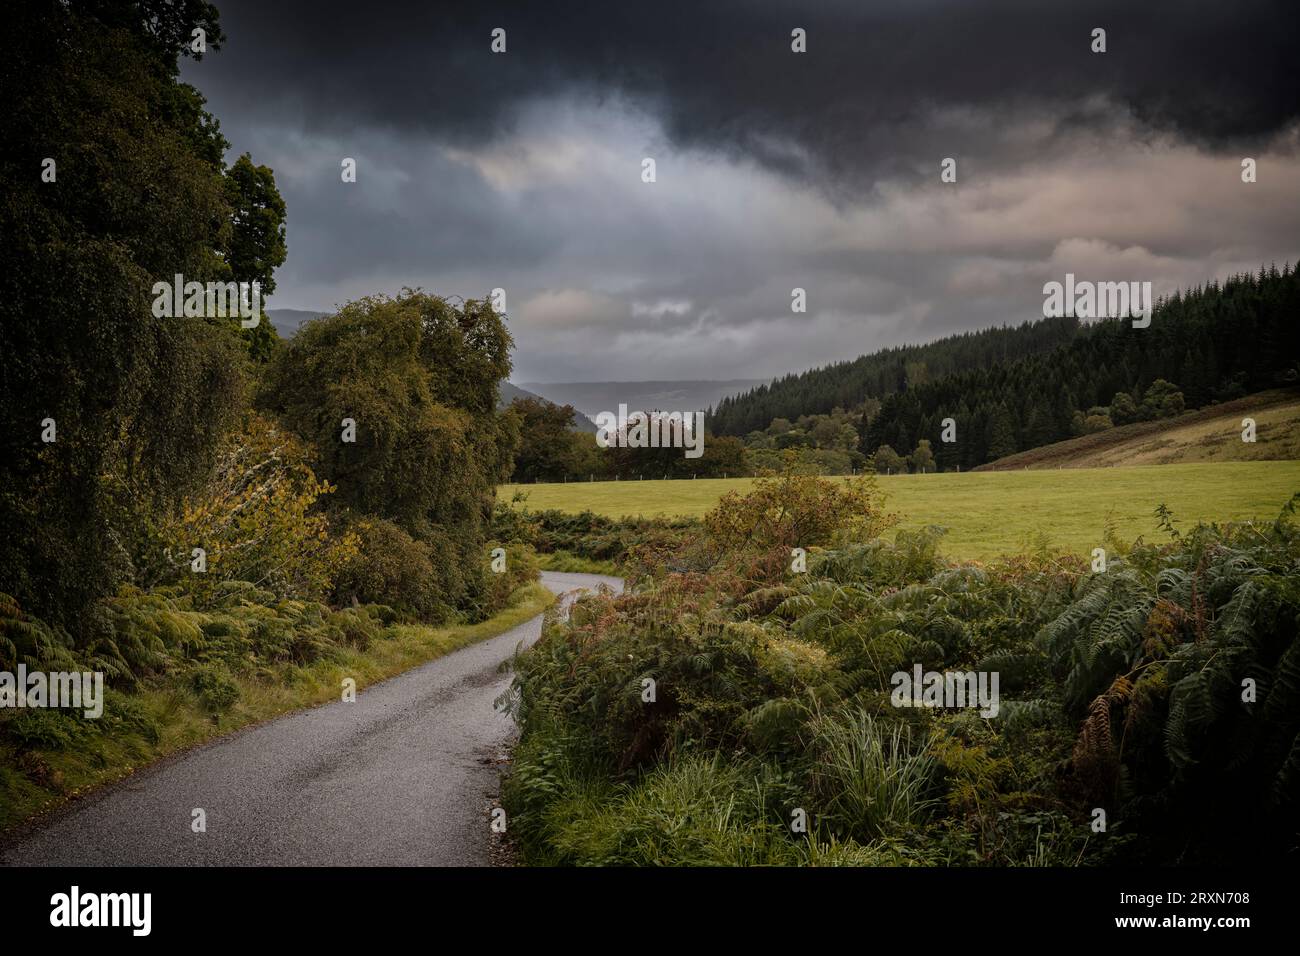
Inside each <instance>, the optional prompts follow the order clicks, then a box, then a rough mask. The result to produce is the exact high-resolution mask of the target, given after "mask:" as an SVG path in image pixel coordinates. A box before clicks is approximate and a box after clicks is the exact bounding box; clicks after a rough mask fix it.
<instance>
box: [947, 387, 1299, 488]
mask: <svg viewBox="0 0 1300 956" xmlns="http://www.w3.org/2000/svg"><path fill="white" fill-rule="evenodd" d="M1243 418H1253V419H1254V420H1255V442H1254V443H1247V442H1244V441H1242V440H1241V431H1242V424H1241V422H1242V419H1243ZM1295 460H1300V390H1294V389H1274V390H1272V391H1267V392H1259V393H1256V394H1254V395H1248V396H1246V397H1245V398H1239V399H1236V400H1234V401H1231V402H1223V403H1222V404H1219V405H1211V406H1209V407H1208V408H1202V409H1200V410H1198V411H1194V412H1187V413H1186V414H1184V415H1179V416H1178V417H1176V418H1166V419H1161V420H1159V421H1152V422H1137V423H1135V424H1132V425H1123V426H1120V427H1118V428H1110V429H1107V430H1106V431H1104V432H1097V433H1096V434H1093V435H1081V436H1079V437H1078V438H1071V439H1068V440H1066V441H1061V442H1056V443H1055V444H1051V445H1044V446H1042V447H1041V448H1031V449H1030V450H1028V451H1022V452H1019V453H1017V454H1014V455H1007V456H1006V457H1005V458H999V459H998V460H997V461H994V462H990V463H989V464H987V465H980V466H979V467H978V468H975V469H973V470H974V471H1019V470H1022V469H1025V468H1030V469H1033V468H1108V467H1111V466H1114V465H1170V464H1177V463H1183V462H1194V461H1204V462H1210V461H1295Z"/></svg>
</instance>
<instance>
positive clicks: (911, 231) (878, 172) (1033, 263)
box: [183, 0, 1300, 381]
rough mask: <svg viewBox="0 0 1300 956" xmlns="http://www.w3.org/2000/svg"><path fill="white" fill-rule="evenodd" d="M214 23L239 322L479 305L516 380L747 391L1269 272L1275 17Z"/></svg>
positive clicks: (622, 6)
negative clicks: (235, 199) (237, 163)
mask: <svg viewBox="0 0 1300 956" xmlns="http://www.w3.org/2000/svg"><path fill="white" fill-rule="evenodd" d="M216 2H217V6H218V7H219V8H220V10H221V12H222V16H221V21H222V25H223V28H224V30H225V32H226V35H227V42H226V44H225V46H224V48H223V49H222V50H220V51H218V52H213V53H209V55H208V56H207V57H205V58H204V59H203V61H202V62H200V63H193V62H189V61H186V64H185V67H184V70H183V78H184V79H186V80H187V81H189V82H191V83H193V84H195V85H196V86H197V87H198V88H199V89H200V90H201V91H202V92H203V93H204V94H205V95H206V96H207V98H208V103H209V107H210V108H211V109H212V111H213V112H214V113H215V114H216V116H217V117H218V118H219V120H220V122H221V127H222V130H223V132H224V134H225V135H226V137H227V138H228V139H229V140H230V141H231V143H232V149H231V154H230V157H229V158H230V159H231V160H233V159H234V158H235V156H237V155H238V154H239V153H242V152H245V151H248V152H250V153H251V154H252V156H253V159H254V160H255V161H256V162H258V163H262V164H266V165H268V166H270V167H271V168H272V169H274V170H275V176H276V181H277V183H278V184H279V188H280V191H281V193H282V194H283V196H284V198H285V201H286V203H287V206H288V246H289V256H288V259H287V261H286V262H285V264H284V266H283V267H282V268H281V269H280V271H279V273H278V275H277V280H276V281H277V289H276V294H275V295H274V296H273V297H272V298H271V300H270V301H269V303H268V304H269V306H270V307H271V308H299V309H312V310H321V311H327V310H331V309H332V308H333V307H334V306H335V305H336V304H342V303H343V302H346V301H348V300H349V299H352V298H356V297H359V296H362V295H368V294H375V293H396V292H397V291H398V290H399V289H401V288H402V287H403V286H420V287H423V288H425V289H426V290H429V291H432V292H435V293H438V294H442V295H449V296H450V295H459V296H463V297H471V296H472V297H480V298H481V297H483V296H484V295H486V294H487V292H488V291H489V290H490V289H492V288H494V287H498V286H499V287H502V288H504V289H505V290H506V293H507V313H508V316H509V324H510V328H511V330H512V332H513V333H514V336H515V340H516V351H515V372H514V374H513V375H512V376H511V377H512V379H513V380H515V381H594V380H633V379H694V378H757V377H767V376H772V375H779V374H782V373H785V372H789V371H798V370H802V369H804V368H808V367H811V366H814V365H821V364H825V363H828V362H832V361H837V360H841V359H847V358H852V357H854V356H857V355H859V354H862V353H865V352H870V351H874V350H875V349H878V348H882V347H887V346H891V345H899V344H905V343H910V342H920V341H928V340H930V339H934V338H937V337H939V336H942V335H946V334H950V333H952V332H954V331H961V330H965V329H977V328H983V327H987V326H990V325H998V324H1002V323H1006V322H1011V323H1019V322H1022V321H1025V320H1027V319H1035V318H1039V317H1041V315H1042V303H1043V294H1042V286H1043V283H1044V282H1046V281H1048V280H1050V279H1062V278H1063V277H1064V274H1065V273H1066V272H1073V273H1074V274H1075V275H1076V276H1077V277H1079V278H1081V279H1093V280H1095V281H1115V280H1134V279H1136V280H1150V281H1151V282H1152V283H1153V284H1154V287H1155V290H1156V292H1157V293H1160V292H1163V291H1169V290H1172V289H1173V288H1175V287H1178V286H1186V285H1189V284H1196V283H1199V282H1202V281H1204V280H1206V279H1208V278H1211V277H1216V276H1225V275H1227V274H1230V273H1232V272H1235V271H1240V270H1242V269H1249V270H1252V271H1253V270H1255V269H1257V268H1258V267H1259V265H1260V263H1261V262H1271V261H1276V262H1277V263H1278V264H1279V266H1280V265H1281V263H1282V262H1283V261H1288V260H1290V261H1294V260H1295V258H1296V256H1297V254H1298V253H1300V215H1298V214H1297V210H1300V121H1298V119H1297V117H1300V95H1298V94H1297V91H1298V90H1300V70H1298V68H1297V63H1300V57H1297V55H1296V50H1297V49H1298V48H1300V44H1298V43H1297V41H1298V40H1300V28H1298V26H1297V23H1298V22H1300V18H1298V17H1296V15H1295V10H1294V0H1288V2H1275V3H1264V2H1253V0H1233V2H1231V3H1216V4H1213V5H1211V4H1203V3H1197V2H1193V0H1169V2H1163V0H1162V2H1143V3H1140V4H1139V3H1137V2H1135V0H1123V2H1094V3H1073V2H1065V0H1053V2H1051V3H1044V2H1041V0H1033V2H1028V0H1026V2H1020V0H1016V2H1009V0H1000V2H989V3H973V2H967V3H950V2H940V0H891V2H885V3H873V2H869V0H853V2H841V3H835V2H830V3H828V2H820V3H818V4H816V5H815V9H816V12H815V13H809V12H806V10H801V8H807V7H812V6H814V5H812V4H807V3H803V4H788V5H781V4H775V3H757V2H729V3H719V2H712V3H708V4H707V5H706V4H702V3H699V2H698V0H694V2H685V3H665V2H657V0H656V2H649V3H638V4H633V3H631V2H626V3H624V2H619V3H609V2H592V3H568V2H562V0H545V2H537V0H533V2H528V3H520V4H494V3H488V2H480V3H472V4H470V3H466V4H464V5H463V6H464V9H461V10H456V9H451V8H444V9H440V8H439V5H437V4H432V3H419V4H409V5H393V7H392V8H391V9H389V8H388V7H386V5H385V4H382V3H379V2H368V3H355V2H310V3H306V2H303V3H298V2H280V0H277V2H274V3H268V2H266V0H216ZM406 6H409V7H410V9H403V7H406ZM1136 6H1140V7H1142V8H1143V9H1142V11H1141V12H1135V11H1134V10H1132V9H1131V8H1132V7H1136ZM705 7H707V9H702V8H705ZM495 27H502V28H504V29H505V30H506V44H507V51H506V52H505V53H504V54H494V53H492V52H491V49H490V45H491V31H492V30H493V28H495ZM796 27H800V28H803V29H804V30H806V32H807V52H806V53H802V54H797V53H794V52H792V51H791V31H792V30H793V29H794V28H796ZM1096 27H1101V28H1104V29H1105V30H1106V45H1107V52H1106V53H1104V54H1098V53H1093V52H1092V51H1091V49H1090V46H1091V44H1092V37H1091V32H1092V30H1093V29H1094V28H1096ZM344 157H353V158H355V159H356V160H357V181H356V182H355V183H343V182H342V181H341V178H340V161H341V160H342V159H343V158H344ZM645 157H651V158H653V159H654V160H655V162H656V173H657V182H654V183H644V182H642V178H641V172H642V160H643V158H645ZM945 157H952V158H955V159H956V161H957V178H958V181H957V183H955V184H947V183H943V182H941V181H940V163H941V161H942V160H943V159H944V158H945ZM1244 157H1252V158H1254V159H1256V160H1257V162H1258V182H1256V183H1253V184H1245V183H1243V182H1242V181H1241V161H1242V159H1243V158H1244ZM796 286H798V287H802V288H805V289H806V290H807V298H808V311H807V313H806V314H793V313H792V312H791V309H790V299H791V289H792V288H794V287H796Z"/></svg>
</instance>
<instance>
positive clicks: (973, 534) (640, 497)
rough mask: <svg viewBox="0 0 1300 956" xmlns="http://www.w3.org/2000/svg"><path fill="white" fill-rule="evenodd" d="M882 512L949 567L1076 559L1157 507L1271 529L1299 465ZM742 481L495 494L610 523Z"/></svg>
mask: <svg viewBox="0 0 1300 956" xmlns="http://www.w3.org/2000/svg"><path fill="white" fill-rule="evenodd" d="M878 480H879V482H880V487H881V489H882V490H883V491H884V493H885V496H886V502H885V503H886V507H887V509H888V510H889V511H891V512H893V513H895V514H897V515H898V516H899V518H900V519H901V520H900V526H901V527H904V528H916V527H923V526H925V525H931V524H935V525H941V526H943V527H946V528H947V529H948V534H947V536H946V537H945V539H944V540H945V543H944V548H943V550H944V552H945V553H946V554H948V555H950V556H952V557H955V558H977V559H979V558H991V557H994V556H996V555H999V554H1009V553H1014V552H1016V551H1020V550H1023V549H1024V547H1025V546H1026V545H1032V544H1035V543H1037V542H1038V541H1040V540H1045V541H1046V542H1047V543H1049V544H1052V545H1058V546H1060V547H1064V548H1066V549H1068V550H1070V551H1073V552H1075V553H1078V554H1088V553H1089V552H1091V551H1092V549H1093V548H1095V547H1099V546H1100V545H1101V543H1102V535H1103V532H1104V530H1105V527H1106V524H1107V521H1108V520H1109V521H1111V522H1113V524H1114V526H1115V528H1116V530H1117V532H1118V533H1119V535H1120V537H1121V538H1125V539H1130V540H1131V539H1134V538H1137V537H1138V536H1139V535H1144V536H1146V537H1147V539H1148V540H1150V539H1152V538H1153V537H1157V536H1158V535H1159V530H1158V528H1157V526H1156V520H1155V517H1154V511H1155V508H1156V506H1157V505H1159V504H1161V503H1164V504H1165V505H1167V506H1168V507H1169V509H1170V510H1171V511H1172V512H1173V514H1174V518H1175V521H1176V524H1177V526H1178V527H1180V528H1183V529H1186V528H1190V527H1191V526H1192V525H1194V524H1195V523H1196V522H1197V521H1219V522H1223V521H1246V520H1251V519H1264V520H1272V519H1273V518H1276V517H1277V514H1278V511H1279V510H1280V509H1281V507H1282V506H1283V505H1284V504H1286V502H1287V501H1288V500H1289V499H1290V497H1291V495H1292V494H1294V493H1295V492H1298V491H1300V461H1255V462H1216V463H1208V464H1207V463H1197V464H1180V465H1150V466H1135V467H1128V468H1070V469H1062V470H1059V471H1050V470H1042V471H1003V472H996V471H995V472H969V473H963V474H951V473H950V474H939V475H896V476H894V477H883V478H880V479H878ZM749 485H750V479H747V478H736V479H709V480H706V479H696V480H693V481H688V480H684V481H597V482H571V483H568V484H550V485H503V486H502V487H501V488H500V490H499V491H498V498H499V500H501V501H510V500H511V498H512V496H513V495H514V493H515V492H516V491H521V492H523V493H524V494H526V495H527V496H528V497H527V500H526V501H525V502H524V506H525V507H527V508H529V509H531V510H534V511H540V510H545V509H547V508H556V509H559V510H561V511H583V510H585V509H590V510H592V511H594V512H596V513H598V514H603V515H607V516H609V517H615V518H616V517H622V516H624V515H645V516H653V515H695V516H699V515H702V514H704V513H705V512H706V511H708V510H709V508H711V507H712V506H713V505H714V503H715V502H716V501H717V500H718V498H719V497H721V496H722V495H723V494H725V493H726V492H728V491H733V490H738V491H743V490H745V489H746V488H748V486H749Z"/></svg>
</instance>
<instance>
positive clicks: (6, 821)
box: [0, 583, 555, 833]
mask: <svg viewBox="0 0 1300 956" xmlns="http://www.w3.org/2000/svg"><path fill="white" fill-rule="evenodd" d="M554 600H555V596H554V595H553V594H551V592H550V591H549V590H547V589H546V588H545V587H543V586H542V585H541V584H537V583H533V584H528V585H525V586H524V587H521V588H519V589H518V590H517V591H516V592H515V593H514V594H513V595H512V597H511V602H510V605H509V606H508V607H507V608H506V609H505V610H503V611H502V612H501V613H499V614H497V615H495V616H494V617H492V618H489V619H488V620H486V621H482V622H480V623H478V624H468V625H456V626H450V627H427V626H420V625H394V626H392V627H389V628H387V629H386V630H385V631H384V636H383V638H382V639H380V640H376V641H373V642H371V643H370V645H369V646H368V647H367V648H366V649H365V650H359V649H356V648H350V647H348V648H341V649H339V650H338V651H337V652H336V653H334V654H332V655H331V657H330V658H329V659H327V660H318V661H315V662H313V663H311V664H308V665H306V666H295V665H292V664H277V665H273V666H269V667H265V668H263V669H261V670H260V671H259V672H258V673H256V674H255V675H254V674H250V675H242V674H241V675H236V676H234V677H233V681H234V683H235V685H236V686H237V687H238V691H239V695H238V699H237V701H236V702H235V703H234V704H233V705H232V706H231V707H230V708H229V709H227V710H224V711H223V712H222V713H221V714H220V716H219V717H214V716H212V715H211V714H210V712H209V710H208V709H207V708H206V707H205V706H204V703H203V701H202V700H201V699H200V697H199V696H198V695H197V694H195V692H194V691H193V689H192V688H191V686H190V685H189V684H187V683H186V682H184V681H182V680H180V679H175V678H165V679H162V680H159V681H157V682H155V683H152V684H150V685H148V686H146V687H144V688H143V689H142V690H141V691H140V692H139V693H137V694H114V693H113V692H112V691H110V692H109V696H108V703H107V706H106V708H105V718H104V722H103V723H102V724H101V725H100V726H98V727H96V728H94V730H93V731H90V730H88V731H86V732H85V733H82V734H79V735H77V736H75V737H73V738H72V739H70V740H67V741H65V742H63V745H62V746H58V747H52V748H40V747H37V748H24V749H23V750H22V752H19V751H18V749H17V748H15V747H14V746H12V745H11V744H0V833H4V832H5V831H7V830H9V829H11V828H13V827H15V826H17V825H18V824H20V823H23V822H24V821H27V820H30V819H31V818H32V817H34V816H36V815H38V814H41V813H45V812H48V811H50V810H54V809H56V808H58V807H60V806H62V805H63V804H65V803H67V802H68V801H69V800H71V799H75V798H77V797H79V796H82V795H84V794H86V793H87V792H89V791H91V790H93V789H95V788H96V787H100V786H103V785H104V784H106V783H111V782H114V781H116V780H120V779H122V778H124V777H127V776H129V775H131V774H132V773H134V772H135V771H136V770H138V769H140V768H142V767H145V766H148V765H149V764H151V763H153V762H154V761H156V760H158V759H160V758H162V757H166V756H168V755H171V754H175V753H178V752H180V751H184V750H186V749H188V748H190V747H194V746H196V745H198V744H201V743H205V742H207V741H209V740H212V739H213V738H215V737H219V736H221V735H222V734H227V733H230V732H231V731H234V730H238V729H240V728H243V727H247V726H249V725H250V724H256V723H260V722H262V721H265V720H270V719H272V718H274V717H279V716H281V715H283V714H287V713H289V712H291V711H294V710H299V709H302V708H304V707H311V706H314V705H318V704H324V703H328V702H329V701H332V700H337V699H339V695H340V688H341V686H342V681H343V679H344V678H345V677H351V678H353V679H354V680H356V682H357V689H358V690H361V689H362V688H364V687H367V686H369V685H372V684H376V683H378V682H380V681H383V680H386V679H388V678H390V677H394V676H396V675H397V674H400V673H402V672H403V671H406V670H409V669H410V668H412V667H415V666H418V665H420V664H424V663H427V662H428V661H431V660H434V659H436V658H439V657H442V656H444V655H445V654H449V653H451V652H452V651H454V650H457V649H459V648H461V647H465V646H466V645H468V644H473V643H476V642H478V641H482V640H486V639H488V638H491V637H496V636H497V635H498V634H503V633H505V632H506V631H508V630H510V629H511V628H512V627H516V626H517V625H519V624H522V623H523V622H524V621H527V620H528V619H529V618H531V617H534V616H535V615H537V614H540V613H541V612H542V611H544V610H545V609H546V608H547V607H549V606H550V605H551V604H552V603H553V602H554ZM114 698H116V699H117V700H116V703H117V706H116V707H115V706H114ZM123 713H125V714H127V715H129V716H128V717H127V718H125V719H123V718H122V717H120V716H118V717H114V715H120V714H123Z"/></svg>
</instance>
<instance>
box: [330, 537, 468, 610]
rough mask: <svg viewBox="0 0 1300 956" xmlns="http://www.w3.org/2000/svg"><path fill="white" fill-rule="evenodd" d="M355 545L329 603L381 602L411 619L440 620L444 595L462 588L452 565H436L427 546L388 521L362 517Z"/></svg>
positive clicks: (339, 572)
mask: <svg viewBox="0 0 1300 956" xmlns="http://www.w3.org/2000/svg"><path fill="white" fill-rule="evenodd" d="M353 533H354V534H355V535H356V536H357V539H358V542H359V546H358V548H357V550H356V552H355V553H354V554H353V555H352V556H351V557H350V558H349V559H348V560H347V561H346V562H345V563H344V564H343V566H342V567H340V568H339V569H338V572H337V573H336V575H335V582H334V595H333V597H334V601H335V602H336V603H339V604H349V603H351V602H354V601H355V602H360V603H362V604H371V603H384V604H391V605H392V606H393V607H395V608H397V609H398V610H399V611H400V612H401V613H402V615H403V616H404V617H406V618H408V619H411V620H417V621H430V622H438V621H446V620H448V619H449V618H450V617H451V616H452V614H453V609H452V608H451V607H450V606H449V605H448V604H447V603H446V595H448V594H453V593H456V592H457V591H459V590H462V589H463V585H462V584H461V582H460V581H459V580H458V579H457V578H456V577H454V575H456V573H457V569H456V567H455V565H454V564H453V563H450V562H448V563H442V564H437V563H435V560H434V553H433V550H432V548H431V547H430V545H429V544H427V543H426V542H423V541H416V540H415V539H414V538H412V537H411V536H410V535H409V534H407V533H406V532H405V531H403V530H402V529H401V528H399V527H398V526H397V525H396V524H394V523H393V522H391V521H382V520H378V519H365V520H362V521H360V522H358V523H357V524H356V525H354V526H353Z"/></svg>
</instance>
